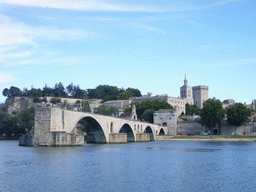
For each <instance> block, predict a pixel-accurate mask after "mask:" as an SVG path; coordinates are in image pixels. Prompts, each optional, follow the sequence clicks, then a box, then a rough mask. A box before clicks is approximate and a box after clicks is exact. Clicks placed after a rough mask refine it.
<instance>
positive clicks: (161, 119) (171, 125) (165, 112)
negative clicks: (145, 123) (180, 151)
mask: <svg viewBox="0 0 256 192" xmlns="http://www.w3.org/2000/svg"><path fill="white" fill-rule="evenodd" d="M153 119H154V124H157V125H161V126H165V127H167V135H176V134H177V133H176V130H177V119H178V116H177V112H176V111H175V110H173V109H160V110H158V111H155V112H154V114H153Z"/></svg>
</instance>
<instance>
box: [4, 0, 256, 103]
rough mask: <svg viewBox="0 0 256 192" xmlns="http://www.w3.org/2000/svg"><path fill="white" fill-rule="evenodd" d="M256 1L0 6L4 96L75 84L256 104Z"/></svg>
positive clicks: (8, 2) (65, 0) (63, 1)
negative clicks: (185, 88) (195, 89)
mask: <svg viewBox="0 0 256 192" xmlns="http://www.w3.org/2000/svg"><path fill="white" fill-rule="evenodd" d="M255 31H256V1H255V0H219V1H218V0H207V1H202V0H176V1H175V0H173V1H168V0H146V1H145V0H136V1H135V0H112V1H107V0H91V1H83V0H54V1H51V0H37V1H35V0H26V1H25V0H0V91H1V96H0V102H4V101H5V97H3V95H2V91H3V89H4V88H10V87H11V86H16V87H19V88H20V89H23V88H25V87H27V88H28V89H31V86H33V87H34V88H43V87H44V86H45V84H47V86H49V87H54V85H55V83H59V82H62V83H63V84H64V86H65V87H66V86H68V85H69V84H70V83H71V82H73V83H74V84H75V85H77V84H79V86H80V88H82V89H89V88H95V87H97V86H98V85H112V86H117V87H119V88H124V89H126V88H128V87H132V88H137V89H139V90H140V91H141V93H142V94H143V95H144V94H147V92H153V95H158V94H168V95H169V96H172V97H178V96H179V89H180V87H181V86H182V85H183V80H184V74H185V73H186V74H187V79H188V84H189V86H197V85H207V86H209V97H210V98H212V97H216V98H217V99H220V100H221V101H223V100H224V99H234V100H235V101H236V102H242V103H244V102H246V103H247V104H249V103H251V101H252V99H256V95H255V90H256V83H255V82H256V81H255V80H256V75H255V72H256V57H255V56H256V50H255V49H256V33H255Z"/></svg>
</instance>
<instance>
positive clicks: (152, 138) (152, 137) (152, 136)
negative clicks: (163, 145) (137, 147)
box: [144, 126, 154, 141]
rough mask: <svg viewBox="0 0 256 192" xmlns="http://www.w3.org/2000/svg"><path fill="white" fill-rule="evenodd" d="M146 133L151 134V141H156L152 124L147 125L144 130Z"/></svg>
mask: <svg viewBox="0 0 256 192" xmlns="http://www.w3.org/2000/svg"><path fill="white" fill-rule="evenodd" d="M144 133H149V135H150V141H154V134H153V130H152V128H151V127H150V126H147V127H146V129H145V130H144Z"/></svg>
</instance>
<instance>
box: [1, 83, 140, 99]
mask: <svg viewBox="0 0 256 192" xmlns="http://www.w3.org/2000/svg"><path fill="white" fill-rule="evenodd" d="M3 96H5V97H7V98H11V97H17V96H23V97H31V98H34V101H35V102H41V100H40V99H39V98H40V97H44V96H50V97H55V98H77V99H88V98H89V99H92V98H97V99H102V100H103V101H108V100H117V99H119V100H128V99H129V98H130V97H140V96H141V93H140V91H139V90H138V89H133V88H128V89H126V90H124V89H123V88H122V89H120V88H117V87H116V86H109V85H99V86H98V87H96V88H95V89H87V90H86V89H81V88H80V86H79V85H73V83H71V84H69V85H68V86H67V87H66V88H65V87H64V85H63V84H62V83H61V82H60V83H56V84H55V86H54V88H50V87H47V85H45V87H44V88H43V89H42V90H41V89H40V88H39V89H35V88H31V90H28V89H27V88H24V89H23V91H21V90H20V89H19V88H18V87H14V86H11V87H10V89H8V88H5V89H4V90H3Z"/></svg>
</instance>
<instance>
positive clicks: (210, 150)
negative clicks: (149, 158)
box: [142, 147, 221, 152]
mask: <svg viewBox="0 0 256 192" xmlns="http://www.w3.org/2000/svg"><path fill="white" fill-rule="evenodd" d="M142 149H150V150H178V151H180V152H214V151H218V150H221V149H191V148H187V149H179V148H166V147H144V148H142Z"/></svg>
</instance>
